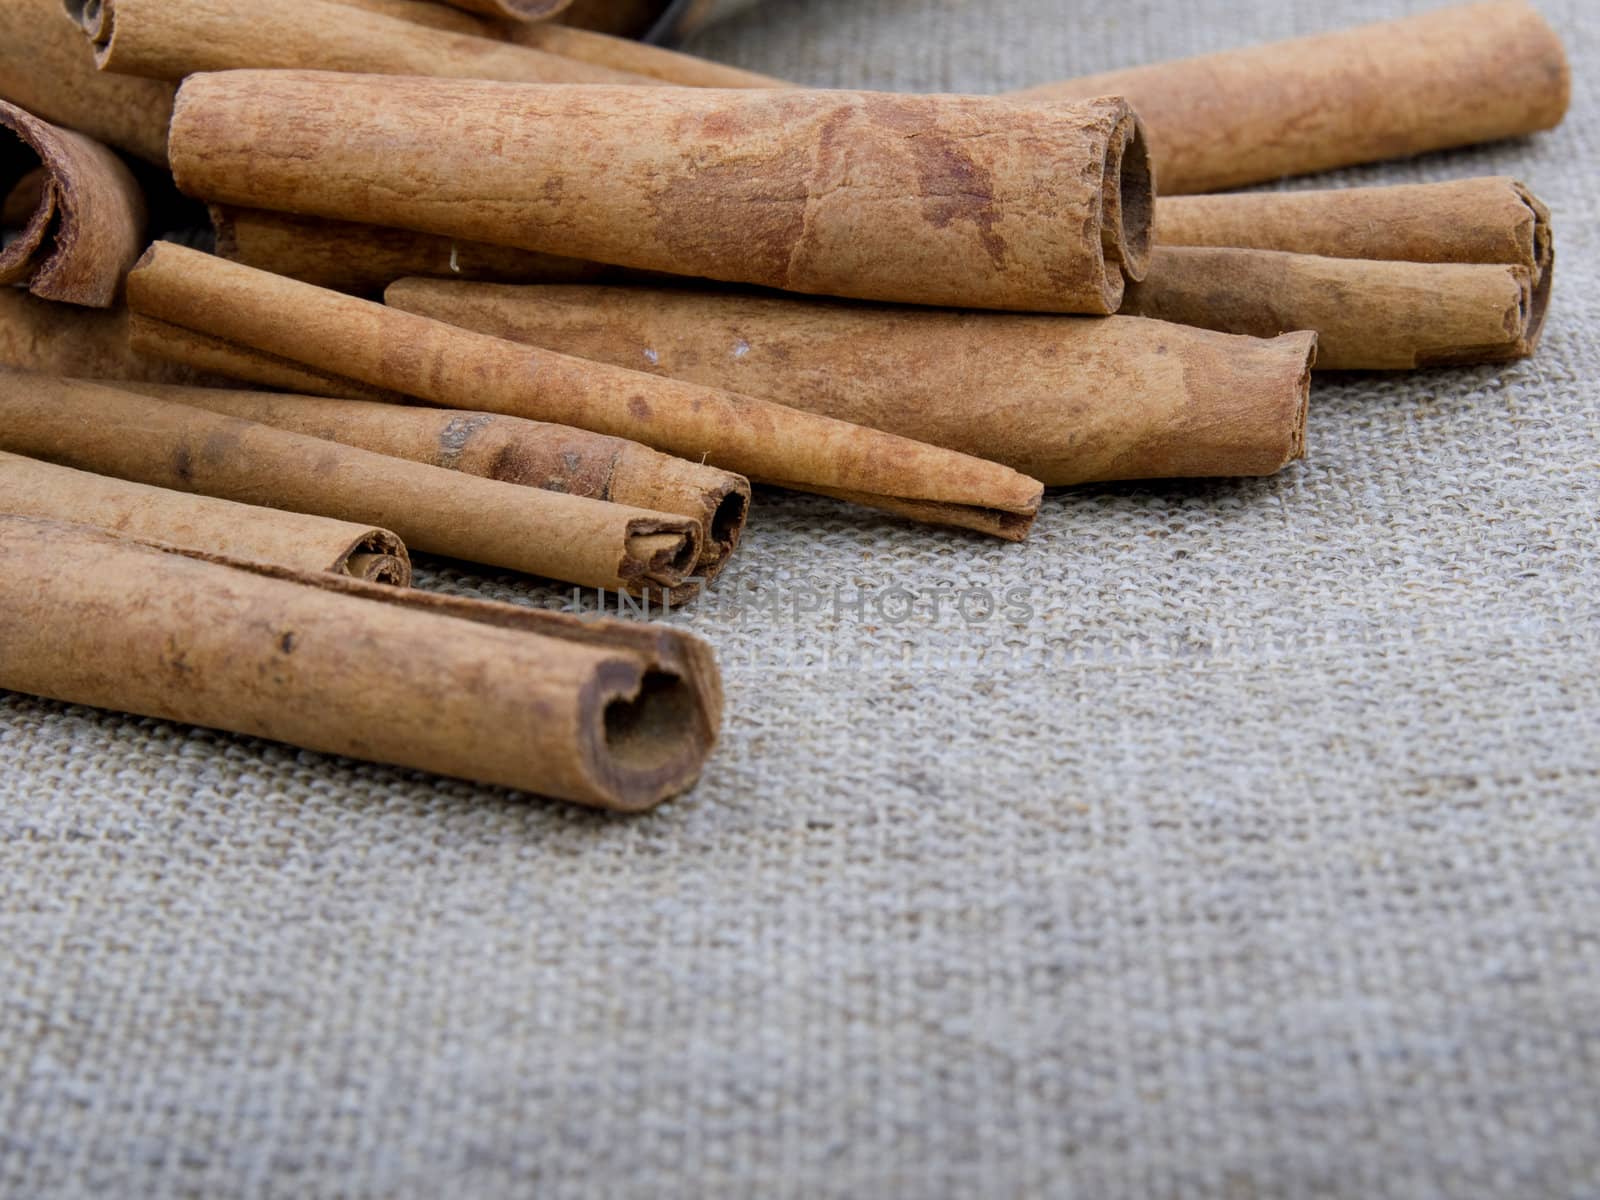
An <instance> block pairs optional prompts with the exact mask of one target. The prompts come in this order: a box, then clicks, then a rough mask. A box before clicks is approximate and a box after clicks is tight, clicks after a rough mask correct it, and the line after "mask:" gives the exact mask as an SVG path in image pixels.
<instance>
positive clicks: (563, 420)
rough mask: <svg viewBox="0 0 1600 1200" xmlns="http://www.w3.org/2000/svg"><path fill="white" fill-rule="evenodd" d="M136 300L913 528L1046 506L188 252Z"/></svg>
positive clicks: (225, 333)
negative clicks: (887, 515) (906, 520)
mask: <svg viewBox="0 0 1600 1200" xmlns="http://www.w3.org/2000/svg"><path fill="white" fill-rule="evenodd" d="M128 296H129V303H130V305H132V307H133V308H134V310H135V311H136V312H138V313H140V314H141V315H143V316H145V317H148V318H151V319H153V320H155V321H158V322H163V323H165V324H166V325H167V326H171V327H175V328H177V329H183V330H190V329H192V330H195V331H196V332H197V333H199V334H202V335H204V336H205V337H207V338H209V339H211V340H212V341H213V342H220V343H223V344H225V345H226V344H232V345H235V346H238V347H243V348H245V349H247V350H249V351H251V352H253V353H264V354H266V355H270V356H274V358H275V359H276V360H278V361H285V362H289V363H305V364H308V365H310V366H311V367H313V368H314V369H315V370H316V371H323V372H328V373H330V374H337V375H340V376H343V377H346V378H349V379H354V380H357V381H358V382H360V383H363V384H366V385H368V386H370V387H376V388H385V389H390V390H392V391H393V392H398V393H402V394H406V395H411V396H416V397H418V398H420V399H423V400H428V401H430V402H432V403H435V404H440V405H444V406H446V407H452V408H470V409H473V410H483V411H488V412H496V413H503V414H506V415H508V416H522V417H529V418H532V419H535V420H542V421H550V422H553V423H555V424H559V425H572V426H576V427H578V428H580V429H591V430H594V431H595V432H598V433H608V434H611V435H613V436H616V437H624V438H629V439H630V440H633V441H637V442H643V443H644V444H645V445H647V446H652V447H654V448H655V449H657V450H664V451H666V452H668V453H671V454H675V455H677V456H679V457H680V458H686V459H689V460H691V461H694V462H708V463H711V464H712V465H714V466H718V467H721V468H722V469H724V470H728V471H736V472H738V473H739V474H741V475H744V476H746V477H747V478H752V479H756V480H759V481H762V482H767V483H773V484H777V485H779V486H783V487H791V488H796V489H799V490H803V491H814V492H821V493H823V494H826V495H838V496H841V497H842V498H845V499H850V500H853V501H855V502H857V503H861V504H869V505H872V506H874V507H877V508H882V509H885V510H887V511H890V512H896V513H900V514H902V515H907V516H912V517H914V518H915V519H919V520H926V521H933V522H937V523H941V524H951V525H958V526H961V527H963V528H971V529H977V530H980V531H983V532H987V533H991V534H994V535H995V536H998V537H1005V538H1011V539H1017V538H1021V537H1023V536H1026V534H1027V531H1028V528H1029V526H1030V525H1031V524H1032V522H1033V518H1034V515H1035V513H1036V512H1037V509H1038V502H1039V496H1040V492H1041V490H1042V489H1041V487H1040V485H1039V483H1038V482H1037V481H1036V480H1031V479H1028V478H1026V477H1025V476H1022V475H1018V474H1017V473H1016V472H1014V471H1011V470H1009V469H1008V468H1005V467H1002V466H998V465H996V464H994V463H989V462H983V461H981V460H978V459H974V458H969V457H967V456H965V455H961V454H955V453H952V452H950V451H948V450H941V449H938V448H935V447H932V446H927V445H923V444H921V443H918V442H914V441H909V440H907V439H904V438H898V437H893V436H891V435H889V434H885V433H880V432H877V431H875V430H870V429H864V428H861V427H859V426H855V425H848V424H845V423H843V422H839V421H832V420H829V419H827V418H824V417H818V416H815V415H813V414H810V413H802V412H799V411H797V410H795V409H791V408H785V407H783V406H782V405H777V404H772V403H769V402H767V401H763V400H756V399H752V398H751V397H748V396H740V395H734V394H732V393H729V392H723V391H716V390H714V389H710V388H704V387H699V386H695V385H692V384H685V383H680V382H678V381H675V380H667V379H658V378H655V377H653V376H649V375H644V374H641V373H639V372H636V371H628V370H623V369H621V368H617V367H612V366H608V365H606V364H602V363H593V362H586V361H583V360H580V359H574V358H569V357H566V356H564V355H560V354H554V353H550V352H547V351H539V350H531V349H529V348H528V347H526V346H520V345H517V344H515V343H512V342H507V341H503V340H500V339H498V338H492V337H486V336H484V335H482V334H477V333H473V332H471V331H469V330H465V329H459V328H456V327H454V326H451V325H447V324H445V323H443V322H439V321H431V320H428V319H427V318H425V317H418V316H414V315H412V314H410V313H405V312H401V311H400V310H398V309H394V308H388V307H385V306H384V305H381V304H372V303H370V302H368V301H365V300H358V299H355V298H353V297H349V296H343V295H340V294H338V293H336V292H330V291H327V290H325V289H321V288H315V287H312V286H310V285H309V284H303V283H299V282H296V281H294V280H289V279H283V278H281V277H279V276H275V275H269V274H267V273H266V272H262V271H256V270H253V269H251V268H249V267H243V266H240V265H238V264H237V263H229V262H225V261H223V260H222V259H219V258H214V257H212V256H209V255H204V254H199V253H197V252H195V251H192V250H186V249H184V248H183V247H180V246H173V245H168V244H165V243H158V244H157V245H156V246H153V247H151V249H150V250H149V251H148V252H147V253H146V255H145V257H144V258H143V259H142V260H141V262H140V264H139V266H138V267H136V268H135V270H134V272H133V274H132V275H131V276H130V277H129V284H128ZM136 344H143V343H136ZM165 348H167V349H169V350H170V349H173V348H172V347H170V346H166V347H165ZM245 365H247V364H243V363H241V366H245ZM245 377H247V378H253V376H248V375H247V376H245ZM299 390H302V391H306V390H309V391H311V392H316V391H317V389H316V388H315V387H311V388H301V389H299ZM401 532H402V533H403V532H404V531H401ZM408 540H409V541H411V542H413V543H414V544H416V545H420V544H421V543H420V542H417V540H416V539H415V538H408Z"/></svg>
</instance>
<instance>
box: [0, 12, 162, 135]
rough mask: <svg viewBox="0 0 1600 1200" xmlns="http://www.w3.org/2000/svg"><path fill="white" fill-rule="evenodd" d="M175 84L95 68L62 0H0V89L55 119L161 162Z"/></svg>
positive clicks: (49, 119)
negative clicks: (2, 2) (64, 13)
mask: <svg viewBox="0 0 1600 1200" xmlns="http://www.w3.org/2000/svg"><path fill="white" fill-rule="evenodd" d="M175 90H176V89H174V88H173V86H172V85H171V84H170V83H160V82H157V81H155V80H153V79H133V78H129V77H126V76H122V75H105V74H102V73H100V72H99V71H97V70H96V69H95V63H94V53H93V51H91V50H90V48H89V47H88V46H87V45H85V44H84V39H83V37H82V35H81V34H79V33H78V32H77V31H76V30H74V29H73V27H72V22H71V21H69V20H67V19H66V18H64V17H63V16H62V13H61V0H5V3H4V4H0V96H3V97H4V98H5V99H7V100H9V101H11V102H12V103H13V104H17V105H20V106H21V107H23V108H25V109H27V110H28V111H29V112H31V113H36V114H37V115H38V116H40V117H42V118H44V119H45V120H46V121H49V122H51V123H52V124H54V125H60V126H62V127H64V128H67V129H74V130H77V131H78V132H79V133H83V134H86V135H88V136H89V137H92V138H94V139H95V140H96V141H99V142H104V143H105V144H106V145H108V146H115V147H117V149H119V150H126V151H127V152H128V153H130V154H134V155H137V156H138V157H139V158H143V159H147V160H148V161H150V162H153V163H158V164H161V165H163V166H164V165H165V164H166V161H167V125H168V123H169V122H170V121H171V120H172V98H173V95H174V93H175Z"/></svg>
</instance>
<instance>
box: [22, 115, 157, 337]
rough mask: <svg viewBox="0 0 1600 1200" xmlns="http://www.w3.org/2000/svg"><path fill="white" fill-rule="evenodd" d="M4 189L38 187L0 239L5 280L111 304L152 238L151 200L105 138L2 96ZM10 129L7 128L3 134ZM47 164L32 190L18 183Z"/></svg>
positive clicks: (67, 298) (48, 294) (60, 296)
mask: <svg viewBox="0 0 1600 1200" xmlns="http://www.w3.org/2000/svg"><path fill="white" fill-rule="evenodd" d="M0 126H3V127H4V128H6V129H9V130H10V131H11V132H12V133H13V134H15V135H16V140H15V141H13V140H12V139H10V138H5V139H4V141H0V193H3V194H6V195H7V196H8V198H12V197H20V196H25V195H27V194H28V193H32V194H34V195H36V197H37V199H36V200H35V203H34V205H33V210H32V212H31V213H30V214H29V215H28V217H27V218H26V219H25V220H24V221H21V222H18V223H17V225H16V226H13V225H12V222H11V221H10V220H9V219H8V220H7V222H6V229H7V232H8V233H9V232H10V231H11V230H12V229H13V228H17V229H18V233H17V236H16V237H15V240H11V239H8V241H7V244H5V245H4V246H0V287H3V286H5V285H6V284H12V283H21V284H25V285H26V286H27V289H28V290H29V291H30V292H32V293H33V294H34V295H35V296H38V297H40V298H41V299H44V300H60V301H64V302H67V303H71V304H81V305H85V306H87V307H90V308H109V307H110V306H111V304H112V303H113V301H115V300H116V298H117V293H118V291H119V290H120V289H121V287H122V279H123V276H125V275H126V274H127V273H128V268H129V267H131V266H133V263H134V260H135V259H137V258H138V257H139V251H140V250H141V249H142V248H143V245H144V226H145V204H144V195H143V193H142V192H140V191H139V185H138V184H137V183H135V182H134V179H133V176H132V175H131V174H129V172H128V168H127V167H125V166H123V165H122V162H121V160H120V159H118V158H117V156H116V155H115V154H113V153H112V152H111V151H110V150H107V149H106V148H105V147H104V146H102V145H101V144H100V143H99V142H96V141H94V140H93V139H91V138H87V137H85V136H84V135H83V134H81V133H73V132H72V131H71V130H68V129H61V128H58V127H57V126H55V125H51V124H50V123H49V122H47V121H41V120H40V119H39V118H38V117H35V116H33V115H32V114H31V113H28V112H25V111H23V110H22V109H20V108H18V107H17V106H16V105H14V104H7V103H6V102H5V101H3V100H0ZM0 137H4V135H0ZM41 168H42V169H43V172H44V174H43V176H42V178H41V179H38V180H37V181H35V182H33V183H32V184H31V185H30V186H29V187H28V188H27V189H26V192H24V193H19V192H17V191H15V190H14V189H16V187H17V185H18V184H20V183H23V182H25V181H27V180H28V179H29V177H30V176H33V175H34V173H35V172H37V171H39V170H40V169H41Z"/></svg>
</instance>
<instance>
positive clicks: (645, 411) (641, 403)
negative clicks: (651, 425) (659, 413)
mask: <svg viewBox="0 0 1600 1200" xmlns="http://www.w3.org/2000/svg"><path fill="white" fill-rule="evenodd" d="M628 411H629V412H630V413H632V414H633V415H634V418H635V419H636V420H640V421H648V420H649V419H650V418H651V417H652V416H653V415H654V414H653V413H652V412H651V411H650V402H649V401H648V400H646V399H645V398H644V397H643V396H633V397H630V398H629V400H628Z"/></svg>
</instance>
